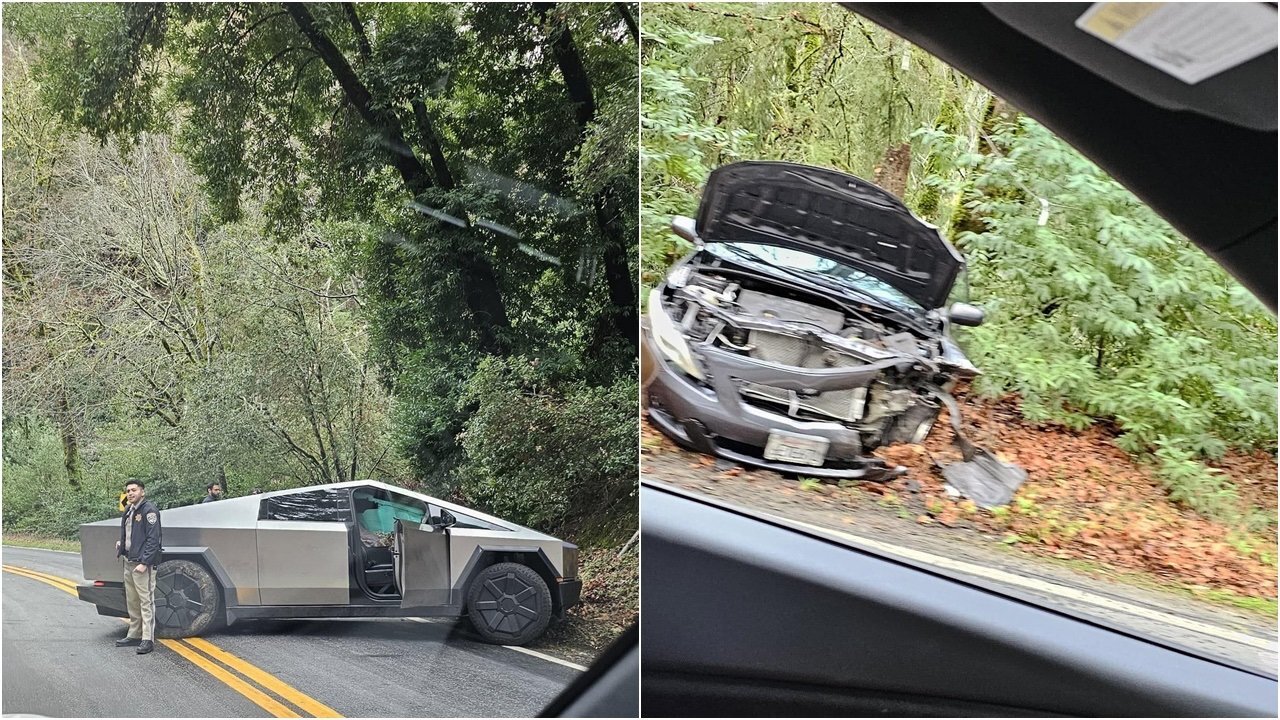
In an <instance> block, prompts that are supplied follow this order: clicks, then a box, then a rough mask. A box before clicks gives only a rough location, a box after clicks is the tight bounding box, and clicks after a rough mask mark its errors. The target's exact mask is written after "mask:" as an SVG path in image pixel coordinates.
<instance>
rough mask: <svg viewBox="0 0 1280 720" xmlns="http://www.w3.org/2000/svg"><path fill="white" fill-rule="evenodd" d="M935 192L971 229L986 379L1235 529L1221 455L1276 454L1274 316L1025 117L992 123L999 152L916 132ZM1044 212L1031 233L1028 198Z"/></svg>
mask: <svg viewBox="0 0 1280 720" xmlns="http://www.w3.org/2000/svg"><path fill="white" fill-rule="evenodd" d="M919 136H920V138H921V139H922V140H923V142H924V145H925V147H926V148H928V149H929V150H930V151H931V152H932V153H933V154H934V157H935V160H936V167H938V168H940V169H943V168H945V169H946V170H950V171H958V170H962V171H963V175H961V174H960V172H943V174H941V175H939V176H937V177H935V178H934V181H935V182H937V183H938V184H940V185H942V184H946V183H948V182H951V183H958V184H960V186H961V189H962V190H963V192H964V205H965V208H966V210H967V212H968V213H969V214H970V216H971V217H973V218H976V219H977V221H978V223H979V224H980V231H977V232H974V231H967V232H962V233H961V234H960V235H959V236H958V237H957V242H958V243H959V244H960V245H961V246H962V247H963V249H964V252H965V255H966V257H967V259H968V261H969V280H970V283H971V286H972V294H973V297H974V299H975V301H977V302H979V303H982V304H983V305H985V307H986V309H987V312H988V318H989V320H988V322H987V323H986V324H985V325H983V326H982V327H980V328H975V329H972V330H967V331H965V332H964V333H963V336H962V337H963V338H964V340H965V342H966V347H967V349H968V350H969V353H970V356H971V357H972V358H973V359H974V360H975V361H976V363H977V364H978V365H979V367H982V368H983V370H984V372H985V375H984V376H983V377H982V378H980V379H979V381H978V382H977V383H976V387H977V389H978V390H979V391H981V392H983V393H985V394H988V395H995V394H1001V393H1004V392H1014V393H1016V394H1017V395H1018V396H1019V397H1020V398H1021V400H1022V410H1023V414H1024V415H1025V416H1026V417H1027V418H1028V419H1029V420H1032V421H1037V422H1042V421H1053V422H1059V423H1064V424H1066V425H1068V426H1071V427H1076V428H1079V427H1084V426H1087V425H1089V424H1091V423H1092V422H1093V421H1094V419H1095V418H1109V419H1112V420H1113V421H1114V422H1115V424H1116V425H1117V426H1118V428H1119V429H1120V431H1121V433H1122V434H1121V435H1120V437H1119V438H1117V441H1116V443H1117V445H1119V446H1120V447H1121V448H1123V449H1125V450H1127V451H1130V452H1134V453H1143V454H1146V453H1150V454H1151V456H1152V457H1153V458H1154V459H1155V460H1156V461H1157V462H1158V463H1159V474H1160V477H1161V478H1162V479H1163V480H1164V482H1165V483H1166V484H1167V486H1168V487H1169V490H1170V496H1171V497H1172V498H1173V499H1175V500H1178V501H1180V502H1183V503H1185V504H1187V505H1188V506H1190V507H1193V508H1195V509H1197V510H1199V511H1201V512H1203V513H1205V514H1208V515H1211V516H1214V517H1220V518H1228V519H1237V515H1238V511H1237V510H1236V509H1235V508H1237V507H1238V498H1237V497H1236V494H1235V492H1234V489H1233V487H1232V485H1231V483H1230V481H1229V479H1228V478H1226V477H1225V476H1223V475H1222V474H1221V473H1219V472H1217V471H1214V470H1211V469H1209V468H1206V467H1205V466H1204V465H1203V464H1202V463H1201V462H1199V460H1200V459H1202V458H1217V457H1221V455H1222V454H1223V453H1224V452H1225V451H1226V450H1227V448H1229V447H1237V448H1256V447H1264V448H1274V446H1275V437H1276V435H1275V428H1276V398H1275V387H1276V352H1275V336H1276V325H1275V320H1274V318H1273V317H1272V316H1271V315H1270V314H1269V313H1268V312H1267V311H1266V310H1265V309H1264V308H1263V307H1262V306H1261V305H1260V304H1259V303H1257V302H1256V301H1255V300H1254V299H1253V298H1252V297H1250V296H1249V294H1248V293H1247V292H1246V291H1244V290H1243V289H1242V288H1241V287H1240V286H1239V285H1238V284H1237V283H1236V282H1235V281H1234V280H1233V279H1232V278H1230V277H1229V276H1228V275H1227V274H1226V273H1225V272H1224V271H1222V269H1221V268H1220V267H1219V266H1218V265H1217V264H1216V263H1214V262H1213V261H1212V260H1211V259H1209V258H1208V257H1207V256H1206V255H1205V254H1204V253H1203V252H1201V251H1200V250H1199V249H1197V248H1196V247H1194V246H1193V245H1191V244H1190V243H1189V242H1188V241H1187V240H1186V239H1184V238H1182V237H1181V236H1180V235H1178V233H1177V232H1176V231H1174V230H1173V229H1172V228H1171V227H1169V225H1168V224H1167V223H1165V222H1164V221H1163V220H1162V219H1161V218H1159V217H1158V216H1157V215H1156V214H1155V213H1153V212H1152V211H1151V210H1150V209H1148V208H1147V207H1146V206H1145V205H1143V204H1142V203H1141V202H1140V201H1138V200H1137V199H1136V198H1135V197H1133V195H1132V194H1130V193H1129V192H1128V191H1127V190H1125V189H1124V188H1123V187H1122V186H1121V185H1120V184H1119V183H1117V182H1116V181H1114V180H1112V179H1111V178H1110V177H1108V176H1107V175H1106V174H1105V173H1103V172H1102V171H1101V170H1100V169H1099V168H1098V167H1097V166H1095V165H1093V164H1092V163H1090V162H1088V161H1087V160H1086V159H1084V158H1083V157H1081V156H1080V155H1079V154H1078V153H1076V152H1075V151H1074V150H1073V149H1071V148H1070V147H1069V146H1067V145H1066V144H1065V143H1063V142H1062V141H1060V140H1058V139H1056V138H1055V137H1053V135H1052V134H1051V133H1049V132H1048V131H1047V130H1045V129H1044V128H1043V127H1042V126H1040V125H1039V124H1037V123H1035V122H1034V121H1032V120H1030V119H1027V118H1022V119H1020V120H1019V121H1018V122H1017V123H1004V124H999V125H997V126H996V127H995V128H994V129H993V131H992V133H991V137H990V139H991V141H992V142H994V144H995V145H996V147H997V148H998V151H996V152H991V153H990V154H980V153H967V152H962V151H961V150H960V148H961V147H962V146H963V144H964V143H963V141H962V139H961V138H957V137H956V136H954V135H953V134H950V133H946V132H943V131H940V130H937V129H927V130H923V131H921V132H920V133H919ZM1041 198H1043V199H1044V200H1045V201H1047V202H1048V207H1049V211H1048V218H1047V221H1046V222H1045V223H1044V224H1043V225H1041V224H1040V219H1041V217H1042V215H1041V209H1042V206H1041V203H1040V199H1041Z"/></svg>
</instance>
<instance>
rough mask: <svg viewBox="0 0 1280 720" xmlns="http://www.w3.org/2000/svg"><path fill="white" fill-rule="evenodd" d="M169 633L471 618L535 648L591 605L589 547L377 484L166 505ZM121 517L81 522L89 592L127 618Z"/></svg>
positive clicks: (499, 638)
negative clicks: (553, 626)
mask: <svg viewBox="0 0 1280 720" xmlns="http://www.w3.org/2000/svg"><path fill="white" fill-rule="evenodd" d="M161 526H162V532H163V541H162V555H161V563H160V565H159V567H158V574H157V577H156V615H155V619H156V635H157V636H159V637H189V636H192V635H199V634H201V633H204V632H206V631H208V630H211V629H213V628H216V627H217V626H219V625H221V624H230V623H234V622H237V621H240V620H246V619H251V618H349V617H404V616H412V617H418V616H440V617H461V616H466V617H467V618H469V619H470V621H471V624H472V625H473V626H474V627H475V630H476V632H477V633H479V634H480V635H481V636H482V637H483V638H485V639H486V640H488V641H490V642H494V643H499V644H503V645H522V644H524V643H527V642H530V641H532V640H534V639H535V638H537V637H538V636H540V635H541V634H542V633H543V631H544V630H546V628H547V626H548V625H549V624H550V622H551V619H552V617H553V616H558V617H562V616H563V614H564V612H565V610H566V609H568V608H570V607H572V606H574V605H576V604H577V603H578V597H579V594H580V592H581V589H582V582H581V580H579V579H578V547H577V546H576V545H574V544H572V543H568V542H563V541H561V540H558V539H556V538H553V537H551V536H549V535H544V534H542V533H539V532H536V531H534V530H530V529H529V528H526V527H521V526H519V525H516V524H514V523H510V522H507V521H505V520H501V519H499V518H496V517H492V516H490V515H485V514H483V513H480V512H476V511H474V510H470V509H468V508H464V507H460V506H458V505H454V504H451V503H447V502H444V501H442V500H438V499H436V498H433V497H429V496H427V495H423V494H421V493H416V492H413V491H410V490H405V489H403V488H399V487H395V486H393V485H387V484H385V483H380V482H373V481H360V482H347V483H335V484H331V485H313V486H310V487H303V488H296V489H292V490H281V491H277V492H270V493H265V494H260V495H248V496H245V497H238V498H232V499H228V500H221V501H218V502H211V503H204V504H200V505H190V506H186V507H177V508H170V509H168V510H164V511H163V512H162V513H161ZM119 534H120V521H119V520H118V519H114V518H113V519H109V520H102V521H99V522H94V523H87V524H84V525H81V526H80V544H81V555H82V558H83V562H84V576H85V578H86V579H87V580H88V581H89V582H88V584H83V585H80V586H79V588H78V589H79V597H80V599H81V600H84V601H85V602H90V603H93V604H94V605H96V606H97V608H98V613H99V614H101V615H111V616H116V617H127V615H128V614H127V611H126V606H125V594H124V585H123V582H122V580H121V566H120V562H119V560H118V559H117V558H116V556H115V543H116V540H117V539H119Z"/></svg>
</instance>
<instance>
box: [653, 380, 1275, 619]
mask: <svg viewBox="0 0 1280 720" xmlns="http://www.w3.org/2000/svg"><path fill="white" fill-rule="evenodd" d="M959 399H960V402H961V409H962V412H963V414H964V427H965V430H966V432H967V433H968V434H969V436H970V438H971V439H972V440H973V441H974V442H975V443H976V444H978V445H979V446H981V447H985V448H987V449H988V450H990V451H992V452H994V453H996V455H997V456H999V457H1000V458H1001V459H1004V460H1006V461H1010V462H1014V463H1017V464H1018V465H1020V466H1022V467H1023V468H1025V469H1026V470H1027V471H1028V480H1027V482H1026V483H1025V484H1024V485H1023V486H1022V488H1020V489H1019V491H1018V493H1017V495H1016V496H1015V498H1014V501H1013V502H1012V503H1010V504H1009V505H1008V506H1006V507H1003V508H996V509H994V510H982V509H980V508H977V507H976V506H974V504H973V503H972V502H969V501H967V500H963V499H955V498H951V497H949V496H948V494H947V492H946V490H945V489H944V488H943V480H942V477H941V475H940V474H939V473H938V472H937V467H938V465H940V464H943V465H945V464H948V463H950V462H953V461H955V460H957V459H959V452H958V451H957V450H956V449H955V448H954V446H952V444H951V432H950V427H949V425H948V424H947V422H946V418H945V417H943V418H940V419H939V421H938V422H937V424H936V426H935V430H934V431H933V432H932V433H931V434H930V437H929V438H928V439H926V441H925V443H924V445H923V446H919V445H897V446H893V447H889V448H883V449H881V450H880V451H878V453H877V454H878V455H880V456H881V457H883V458H885V459H886V460H887V461H889V462H890V463H893V464H898V465H904V466H906V467H907V468H908V470H909V472H908V473H907V474H906V475H905V476H903V477H900V478H898V479H896V480H894V481H892V482H889V483H850V484H847V487H844V488H833V487H829V486H823V487H821V488H819V487H816V485H817V484H816V483H814V482H808V483H803V484H802V483H792V485H795V486H796V487H795V488H792V487H787V488H786V491H787V492H789V493H790V494H792V495H796V494H797V493H799V494H798V495H797V497H793V498H789V499H788V502H791V503H793V504H794V503H795V502H797V501H798V500H803V499H804V497H803V496H805V495H806V493H804V492H801V491H799V490H797V489H796V488H806V487H807V488H809V489H812V490H814V491H815V493H821V494H823V495H828V496H832V495H841V494H849V495H850V497H848V498H847V502H846V500H845V499H844V498H835V497H830V498H824V500H830V501H836V502H837V505H839V504H846V505H849V506H853V505H856V506H857V507H859V508H863V507H865V506H866V505H867V503H865V502H859V501H858V498H862V499H863V500H866V499H873V500H874V502H873V503H871V504H873V505H874V506H875V507H877V508H879V509H881V510H882V512H884V513H885V514H887V515H897V516H899V518H913V519H914V521H915V522H916V523H919V524H922V525H931V526H935V527H936V528H939V529H941V528H948V529H952V530H954V532H955V535H956V541H957V542H963V541H964V537H965V536H966V535H967V534H968V533H972V532H978V533H981V534H984V535H987V536H990V537H992V538H996V539H999V540H1001V541H1003V542H1005V543H1006V544H1008V545H1011V546H1013V547H1015V548H1017V549H1018V550H1021V551H1023V552H1026V553H1030V554H1032V555H1038V556H1050V557H1055V558H1060V559H1067V560H1078V561H1085V562H1087V563H1089V564H1091V565H1095V566H1102V567H1107V568H1114V569H1116V570H1119V571H1137V572H1139V573H1142V574H1144V575H1148V576H1154V578H1155V579H1157V580H1159V581H1163V582H1166V583H1168V584H1170V585H1179V586H1191V587H1193V588H1203V589H1213V590H1222V591H1228V592H1231V593H1234V594H1235V595H1243V596H1246V597H1252V598H1275V597H1276V595H1277V593H1276V557H1275V551H1276V528H1275V525H1274V524H1271V525H1270V526H1269V527H1267V528H1265V529H1263V530H1261V531H1256V530H1255V531H1253V532H1245V531H1244V530H1242V529H1239V528H1232V527H1228V526H1226V525H1224V524H1222V523H1219V522H1215V521H1212V520H1209V519H1206V518H1204V517H1201V516H1199V515H1197V514H1196V513H1194V512H1192V511H1191V510H1188V509H1185V508H1182V507H1180V506H1178V505H1177V504H1175V503H1173V502H1171V501H1170V500H1169V499H1168V495H1167V493H1166V491H1165V489H1164V487H1163V486H1162V485H1161V483H1160V480H1159V478H1158V477H1157V476H1156V475H1155V474H1154V472H1153V471H1152V470H1151V469H1150V468H1148V467H1145V466H1143V465H1141V464H1139V463H1137V462H1135V460H1134V459H1133V458H1132V457H1131V456H1129V455H1128V454H1126V453H1125V452H1123V451H1121V450H1120V449H1119V448H1117V447H1116V446H1115V445H1114V443H1113V442H1112V438H1113V436H1112V435H1111V434H1109V433H1108V432H1107V431H1106V430H1104V429H1102V428H1100V427H1093V428H1089V429H1087V430H1085V431H1082V432H1074V431H1071V430H1069V429H1066V428H1062V427H1057V426H1043V427H1041V426H1033V425H1031V424H1029V423H1026V422H1025V421H1023V420H1022V418H1021V415H1020V414H1019V412H1018V408H1017V406H1016V401H1014V400H1012V399H1005V400H1002V401H996V402H987V401H982V400H979V399H976V398H973V397H961V398H959ZM642 445H643V447H644V452H645V453H646V455H647V457H648V458H649V459H650V460H653V459H655V458H656V457H657V456H659V455H663V454H668V453H682V452H683V451H680V450H679V449H678V448H676V447H675V446H674V445H673V444H671V443H670V441H669V440H667V439H666V438H665V437H663V436H662V435H661V434H660V433H658V432H657V431H656V430H655V429H653V428H652V427H651V426H649V425H647V424H646V425H645V429H644V438H643V439H642ZM683 459H685V460H686V462H684V463H683V464H684V465H685V466H690V465H692V466H696V467H699V468H701V473H702V474H703V477H704V478H711V479H712V482H714V481H715V478H720V479H721V480H723V481H726V482H729V481H733V480H738V479H747V478H750V477H751V476H761V475H772V474H771V473H760V472H751V471H747V472H746V474H745V475H744V471H743V470H742V469H739V468H733V469H728V470H726V469H725V466H724V464H723V463H721V464H719V466H717V465H716V464H715V463H714V462H712V460H711V459H709V458H703V457H701V456H698V455H694V454H687V455H686V456H685V458H683ZM671 460H672V458H671V457H666V458H664V460H663V464H664V465H665V466H666V467H668V468H670V467H671V466H672V463H671ZM1216 466H1217V467H1219V468H1220V469H1222V470H1224V471H1225V472H1227V473H1228V475H1230V477H1231V479H1232V480H1233V481H1234V482H1235V484H1236V485H1237V486H1238V487H1239V488H1240V494H1241V497H1242V499H1243V500H1244V502H1245V503H1247V504H1248V505H1250V506H1251V507H1255V508H1261V509H1264V510H1267V511H1271V512H1274V510H1275V508H1276V461H1275V458H1274V457H1272V456H1270V455H1268V454H1266V453H1254V454H1250V455H1241V454H1234V455H1229V456H1227V457H1226V458H1223V460H1222V461H1221V462H1219V463H1216ZM694 472H697V471H696V470H695V471H694ZM686 474H687V473H686ZM763 485H765V486H768V487H762V486H761V484H755V487H756V488H757V491H758V492H774V493H776V492H780V491H781V487H782V486H779V485H777V484H776V483H765V484H763ZM815 493H807V495H808V496H809V497H813V498H814V500H817V498H816V497H815ZM747 504H750V503H747ZM828 504H830V503H828Z"/></svg>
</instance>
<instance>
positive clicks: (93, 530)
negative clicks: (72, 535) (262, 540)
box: [80, 495, 261, 605]
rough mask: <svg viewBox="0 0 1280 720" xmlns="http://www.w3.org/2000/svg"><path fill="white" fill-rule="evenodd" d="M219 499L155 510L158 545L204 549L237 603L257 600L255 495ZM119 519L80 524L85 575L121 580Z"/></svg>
mask: <svg viewBox="0 0 1280 720" xmlns="http://www.w3.org/2000/svg"><path fill="white" fill-rule="evenodd" d="M259 497H261V496H258V495H254V496H249V497H242V498H234V499H231V500H220V501H218V502H213V503H205V504H202V505H186V506H183V507H176V508H169V509H167V510H161V511H160V529H161V547H162V548H175V547H189V548H208V549H209V551H210V553H211V554H212V555H213V556H214V557H215V558H216V559H217V562H218V564H219V565H221V567H222V570H223V571H224V572H226V574H227V577H228V579H229V580H230V582H231V584H232V585H233V587H232V588H227V590H228V591H229V592H228V595H229V599H234V602H235V603H236V604H239V605H257V604H259V603H260V602H261V598H260V595H259V593H258V547H257V536H256V526H257V523H258V498H259ZM119 538H120V520H119V519H118V518H113V519H110V520H101V521H99V522H95V523H88V524H86V525H81V526H80V548H81V561H82V564H83V567H84V573H85V579H86V580H91V581H92V580H107V581H113V582H118V581H119V580H120V566H119V562H118V561H117V560H116V557H115V543H116V540H118V539H119Z"/></svg>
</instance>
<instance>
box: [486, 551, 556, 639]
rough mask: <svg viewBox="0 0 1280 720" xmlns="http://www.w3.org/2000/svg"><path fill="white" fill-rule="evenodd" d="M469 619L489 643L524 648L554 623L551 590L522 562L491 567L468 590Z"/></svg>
mask: <svg viewBox="0 0 1280 720" xmlns="http://www.w3.org/2000/svg"><path fill="white" fill-rule="evenodd" d="M467 617H468V618H469V619H470V620H471V625H472V627H474V628H475V629H476V632H478V633H480V636H481V637H483V638H484V639H485V640H487V641H489V642H491V643H496V644H498V645H524V644H525V643H527V642H532V641H533V640H535V639H537V638H538V637H539V636H540V635H542V633H543V631H545V630H546V629H547V625H550V624H551V591H550V590H549V589H547V584H546V583H545V582H543V580H542V578H541V577H540V576H539V575H538V573H536V572H534V571H533V570H532V569H531V568H529V567H526V566H524V565H520V564H519V563H498V564H497V565H490V566H489V567H487V568H485V569H484V570H481V571H480V574H479V575H477V576H476V577H475V579H474V580H472V581H471V587H470V588H468V589H467Z"/></svg>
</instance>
